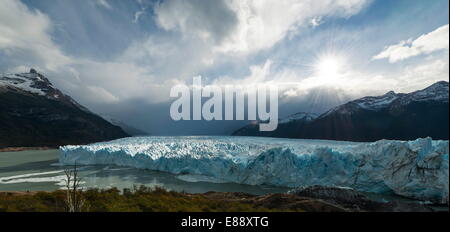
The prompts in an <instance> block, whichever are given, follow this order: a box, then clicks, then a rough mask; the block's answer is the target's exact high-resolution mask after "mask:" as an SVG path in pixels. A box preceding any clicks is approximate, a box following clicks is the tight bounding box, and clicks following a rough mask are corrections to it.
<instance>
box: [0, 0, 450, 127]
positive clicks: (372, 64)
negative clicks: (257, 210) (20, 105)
mask: <svg viewBox="0 0 450 232" xmlns="http://www.w3.org/2000/svg"><path fill="white" fill-rule="evenodd" d="M448 4H449V2H448V0H433V1H425V0H395V1H392V0H321V1H317V0H277V1H275V0H272V1H270V0H216V1H207V0H189V1H187V0H185V1H183V0H160V1H151V0H128V1H123V0H78V1H72V0H39V1H35V0H0V5H1V7H0V73H18V72H27V71H28V70H29V69H30V68H31V67H33V68H35V69H37V70H38V71H39V72H41V73H42V74H44V75H45V76H46V77H48V78H49V79H50V80H51V81H52V82H53V83H54V85H55V86H56V87H58V88H59V89H61V90H62V91H63V92H65V93H66V94H68V95H70V96H72V97H73V98H74V99H75V100H77V101H78V102H79V103H81V104H83V105H85V106H86V107H88V108H89V109H90V110H91V111H93V112H95V113H98V114H102V115H109V116H111V117H113V118H116V119H118V120H121V121H123V122H125V123H127V124H130V125H132V126H134V127H137V128H139V129H141V130H144V131H147V132H149V133H151V134H154V135H200V134H229V133H231V132H233V131H234V130H236V129H237V128H239V127H240V126H242V125H245V124H246V123H248V122H246V121H211V122H207V121H195V122H193V121H179V122H175V121H173V120H172V119H171V118H170V115H169V107H170V104H171V102H173V100H174V99H171V98H170V95H169V94H170V89H171V88H172V87H173V86H174V85H177V84H188V85H190V84H192V78H193V77H195V76H201V77H202V81H203V83H204V84H205V85H218V86H225V85H241V86H253V85H255V84H257V83H266V84H267V83H269V84H271V85H277V86H278V88H279V114H280V117H283V116H287V115H289V114H293V113H296V112H313V113H317V114H320V113H323V112H325V111H327V110H328V109H330V108H331V107H335V106H337V105H339V104H343V103H345V102H347V101H349V100H352V99H356V98H359V97H363V96H374V95H381V94H384V93H386V92H388V91H390V90H393V91H395V92H404V93H407V92H412V91H415V90H418V89H422V88H425V87H427V86H429V85H431V84H433V83H434V82H436V81H440V80H445V81H448V78H449V64H448V63H449V25H448V24H449V22H448V18H449V6H448Z"/></svg>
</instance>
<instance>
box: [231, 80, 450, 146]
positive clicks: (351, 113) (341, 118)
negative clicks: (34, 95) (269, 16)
mask: <svg viewBox="0 0 450 232" xmlns="http://www.w3.org/2000/svg"><path fill="white" fill-rule="evenodd" d="M448 103H449V84H448V82H445V81H441V82H437V83H435V84H433V85H431V86H429V87H428V88H425V89H423V90H419V91H415V92H412V93H409V94H404V93H395V92H393V91H391V92H388V93H386V94H384V95H382V96H375V97H363V98H360V99H357V100H354V101H350V102H348V103H346V104H343V105H340V106H338V107H336V108H333V109H331V110H329V111H328V112H326V113H324V114H322V115H320V116H319V117H317V118H314V119H313V120H299V121H287V122H283V123H281V124H279V125H278V129H277V130H276V131H274V132H269V133H267V132H266V133H261V132H259V131H258V127H257V125H253V126H247V127H244V128H241V129H239V130H237V131H236V132H234V133H233V135H252V136H255V135H258V136H271V137H287V138H303V139H330V140H345V141H376V140H380V139H397V140H413V139H417V138H421V137H428V136H430V137H432V138H433V139H445V140H448V138H449V131H448V129H449V118H448V117H449V108H448V107H449V104H448ZM249 128H253V129H249ZM278 130H280V131H278Z"/></svg>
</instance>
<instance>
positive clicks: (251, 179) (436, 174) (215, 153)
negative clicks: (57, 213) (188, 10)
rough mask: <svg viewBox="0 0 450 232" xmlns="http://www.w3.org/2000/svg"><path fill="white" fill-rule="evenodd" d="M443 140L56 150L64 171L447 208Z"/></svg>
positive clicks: (118, 144) (156, 140) (226, 140)
mask: <svg viewBox="0 0 450 232" xmlns="http://www.w3.org/2000/svg"><path fill="white" fill-rule="evenodd" d="M448 151H449V142H448V140H445V141H435V140H432V139H431V138H421V139H417V140H415V141H394V140H380V141H377V142H373V143H355V142H341V141H324V140H301V139H281V138H261V137H235V136H233V137H227V136H224V137H220V136H219V137H215V136H203V137H202V136H200V137H196V136H183V137H153V136H150V137H130V138H123V139H118V140H113V141H109V142H101V143H94V144H90V145H76V146H74V145H68V146H62V147H60V157H59V162H60V163H61V164H62V165H73V164H77V165H109V164H113V165H119V166H128V167H135V168H140V169H150V170H158V171H164V172H169V173H173V174H180V175H202V176H206V177H208V178H213V179H215V180H217V181H221V182H235V183H242V184H250V185H273V186H283V187H305V186H311V185H323V186H341V187H350V188H353V189H355V190H358V191H365V192H374V193H395V194H397V195H400V196H404V197H408V198H413V199H418V200H424V201H431V202H434V203H440V204H448V195H449V187H448V185H449V169H448V167H449V158H448V156H449V155H448V154H449V152H448Z"/></svg>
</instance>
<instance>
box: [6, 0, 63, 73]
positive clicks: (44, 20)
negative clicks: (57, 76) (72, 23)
mask: <svg viewBox="0 0 450 232" xmlns="http://www.w3.org/2000/svg"><path fill="white" fill-rule="evenodd" d="M52 30H53V25H52V23H51V20H50V19H49V18H48V17H47V16H46V15H45V14H43V13H42V12H40V11H39V10H30V9H28V8H27V7H26V6H25V5H24V4H22V3H21V2H20V1H15V0H3V1H2V7H1V8H0V52H2V53H3V54H4V55H5V56H8V57H11V58H12V59H15V60H19V61H20V62H21V65H33V66H39V67H41V68H45V69H48V70H56V69H57V68H59V67H61V66H63V65H66V64H68V63H70V62H71V61H72V58H70V57H69V56H67V55H64V54H63V53H62V52H61V50H60V48H59V47H58V46H57V45H56V44H55V43H54V42H53V40H52V38H51V36H50V32H51V31H52Z"/></svg>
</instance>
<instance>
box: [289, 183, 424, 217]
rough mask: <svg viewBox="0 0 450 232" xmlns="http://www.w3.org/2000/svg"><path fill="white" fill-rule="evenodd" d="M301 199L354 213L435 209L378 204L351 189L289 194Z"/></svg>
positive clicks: (324, 188)
mask: <svg viewBox="0 0 450 232" xmlns="http://www.w3.org/2000/svg"><path fill="white" fill-rule="evenodd" d="M288 193H289V194H293V195H295V196H299V197H309V198H313V199H321V200H324V201H326V202H329V203H331V204H335V205H339V206H342V207H343V208H346V209H348V210H352V211H371V212H432V211H433V209H432V208H430V207H428V206H426V205H423V204H418V203H413V202H411V203H409V202H400V201H391V202H387V203H386V202H377V201H373V200H370V199H369V198H367V196H365V195H364V194H363V193H361V192H358V191H356V190H354V189H351V188H342V187H329V186H319V185H315V186H309V187H301V188H297V189H294V190H291V191H289V192H288Z"/></svg>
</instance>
